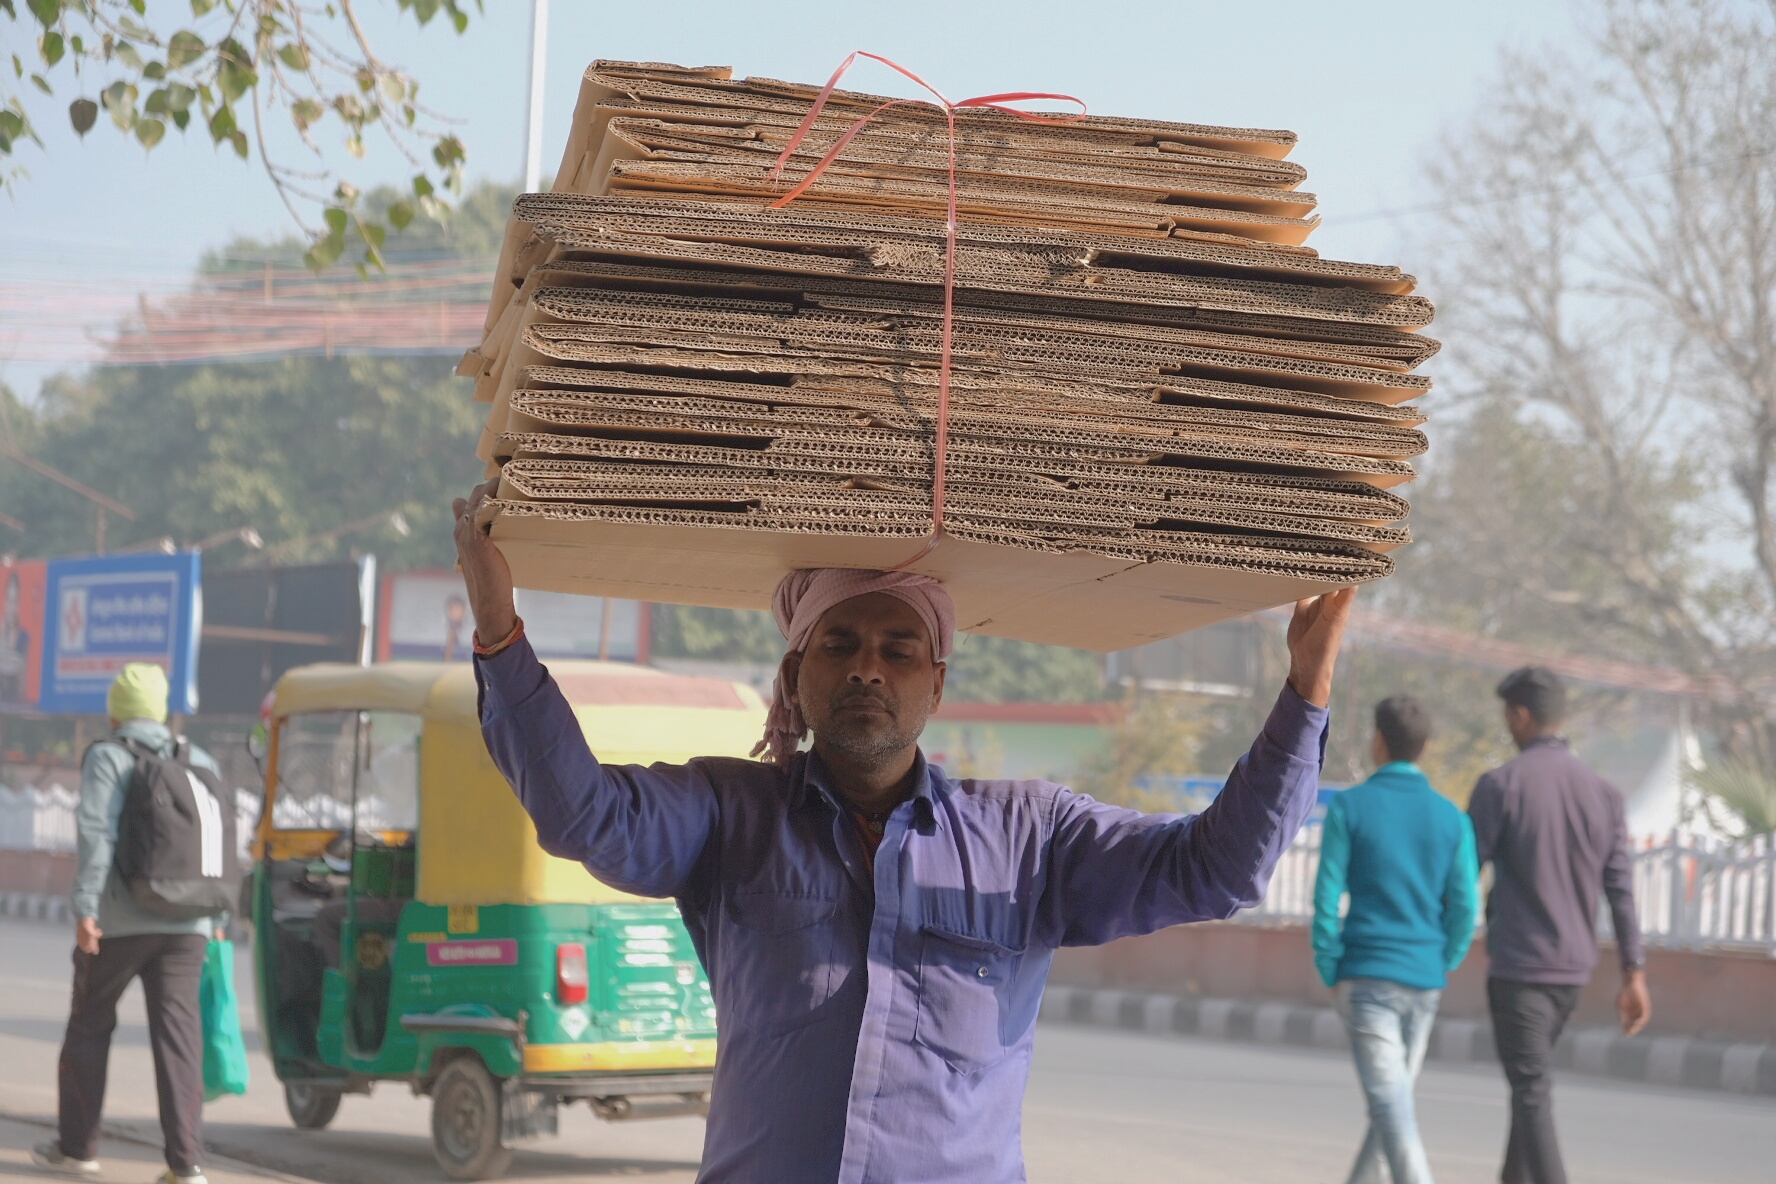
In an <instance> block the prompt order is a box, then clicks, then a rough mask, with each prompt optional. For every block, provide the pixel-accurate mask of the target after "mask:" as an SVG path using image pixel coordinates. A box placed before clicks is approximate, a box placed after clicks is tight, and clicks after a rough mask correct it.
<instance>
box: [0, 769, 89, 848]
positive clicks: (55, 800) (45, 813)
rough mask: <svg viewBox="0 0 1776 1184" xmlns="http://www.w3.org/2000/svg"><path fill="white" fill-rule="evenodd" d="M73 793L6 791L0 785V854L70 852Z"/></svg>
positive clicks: (58, 788)
mask: <svg viewBox="0 0 1776 1184" xmlns="http://www.w3.org/2000/svg"><path fill="white" fill-rule="evenodd" d="M79 801H80V798H79V795H78V794H76V793H75V792H74V791H73V790H70V789H67V788H64V787H63V786H60V785H52V786H49V787H48V788H47V789H37V788H34V787H32V788H26V789H8V788H6V786H4V785H0V851H72V850H74V807H75V805H76V804H78V802H79Z"/></svg>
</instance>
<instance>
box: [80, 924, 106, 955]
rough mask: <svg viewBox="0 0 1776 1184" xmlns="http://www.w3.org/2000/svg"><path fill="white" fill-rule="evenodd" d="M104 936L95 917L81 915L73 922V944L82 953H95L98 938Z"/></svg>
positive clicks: (97, 949) (97, 950)
mask: <svg viewBox="0 0 1776 1184" xmlns="http://www.w3.org/2000/svg"><path fill="white" fill-rule="evenodd" d="M104 936H105V931H104V930H102V929H100V928H99V922H98V920H97V918H94V917H82V918H80V920H79V921H76V922H75V923H74V945H75V947H76V948H77V949H79V951H80V952H81V953H83V954H97V953H98V952H99V939H100V938H101V937H104Z"/></svg>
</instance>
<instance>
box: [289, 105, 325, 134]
mask: <svg viewBox="0 0 1776 1184" xmlns="http://www.w3.org/2000/svg"><path fill="white" fill-rule="evenodd" d="M326 113H327V109H326V108H325V107H323V106H321V105H320V104H319V103H317V102H315V100H313V99H298V100H297V101H296V102H295V103H292V104H291V105H290V118H291V119H294V120H295V121H296V126H297V128H298V129H300V130H302V131H307V130H308V129H309V127H310V126H311V125H312V124H313V123H314V122H315V121H316V120H318V119H320V117H321V116H323V115H325V114H326Z"/></svg>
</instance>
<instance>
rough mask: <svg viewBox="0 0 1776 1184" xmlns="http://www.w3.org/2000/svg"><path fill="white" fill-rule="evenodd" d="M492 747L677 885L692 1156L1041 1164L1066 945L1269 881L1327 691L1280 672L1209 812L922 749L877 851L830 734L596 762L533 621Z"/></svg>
mask: <svg viewBox="0 0 1776 1184" xmlns="http://www.w3.org/2000/svg"><path fill="white" fill-rule="evenodd" d="M476 676H477V678H478V680H479V683H480V688H481V730H482V733H483V735H485V737H486V739H487V748H488V751H489V752H490V753H492V755H493V759H494V762H495V764H497V765H498V766H499V768H500V770H501V772H503V773H504V774H505V776H506V778H507V780H509V781H510V782H511V783H512V787H513V789H514V790H515V791H516V792H517V794H518V797H519V800H520V801H521V802H523V804H524V808H525V809H526V810H527V811H528V812H529V813H530V816H531V818H532V819H533V820H534V821H535V823H536V829H537V838H538V841H539V842H540V843H541V844H542V846H543V849H544V850H545V851H548V852H549V853H550V854H552V855H557V856H561V857H563V858H566V859H574V860H578V861H580V862H582V863H584V864H585V866H586V867H587V869H588V870H590V871H591V872H592V873H593V874H594V875H596V876H597V877H598V878H599V879H601V880H603V881H605V882H606V883H608V884H611V885H613V886H615V887H617V888H620V889H623V890H624V891H628V892H633V893H636V894H638V895H642V896H655V897H673V898H675V899H676V900H677V902H678V907H679V910H680V912H681V913H682V914H683V916H684V920H685V925H686V927H687V928H688V929H689V930H690V934H691V937H692V939H693V941H694V942H695V943H696V947H697V952H698V954H699V956H700V957H701V958H702V960H703V966H704V968H705V969H706V970H707V972H708V974H709V982H710V986H711V988H712V990H713V991H714V994H715V1005H716V1013H717V1021H718V1022H717V1031H718V1032H719V1045H718V1052H717V1056H716V1065H715V1084H714V1087H713V1093H712V1095H711V1098H710V1107H709V1125H708V1129H707V1133H706V1135H705V1139H704V1144H703V1165H702V1171H701V1173H700V1174H699V1177H698V1178H699V1179H700V1180H702V1181H706V1182H710V1184H716V1182H721V1184H726V1182H729V1181H759V1182H765V1184H796V1182H800V1181H809V1182H814V1181H819V1182H821V1184H830V1182H832V1181H835V1180H837V1181H843V1182H845V1184H866V1182H876V1181H884V1182H885V1181H906V1180H919V1181H922V1182H926V1184H942V1182H949V1181H954V1182H955V1184H964V1182H966V1184H993V1182H996V1181H1015V1180H1022V1179H1023V1178H1024V1168H1023V1154H1022V1148H1021V1146H1020V1139H1019V1132H1020V1120H1021V1116H1022V1102H1023V1094H1024V1085H1025V1081H1026V1078H1027V1077H1028V1075H1029V1069H1030V1053H1031V1049H1032V1047H1033V1043H1034V1029H1035V1022H1036V1012H1037V1009H1038V1006H1039V1004H1040V1002H1041V998H1042V988H1043V984H1044V981H1045V980H1046V978H1047V976H1048V967H1049V962H1050V961H1051V959H1052V958H1053V954H1054V951H1055V949H1056V948H1057V947H1059V946H1066V945H1094V944H1098V943H1102V942H1107V941H1111V940H1113V939H1115V938H1119V937H1124V936H1127V935H1129V934H1136V933H1148V932H1151V931H1153V930H1155V929H1160V928H1163V927H1165V926H1167V925H1176V924H1179V923H1180V922H1184V921H1201V920H1208V919H1211V918H1223V917H1228V916H1231V915H1232V914H1233V913H1234V912H1236V911H1238V910H1239V909H1241V908H1245V907H1248V906H1250V905H1253V904H1256V903H1257V902H1258V900H1259V899H1260V898H1261V897H1262V896H1263V894H1264V888H1265V885H1266V884H1267V883H1268V882H1269V879H1270V873H1271V869H1272V868H1273V867H1274V866H1275V864H1276V861H1277V859H1278V857H1279V856H1281V854H1282V853H1283V851H1284V850H1285V849H1286V848H1287V847H1288V846H1289V844H1290V842H1291V841H1293V839H1294V837H1295V834H1296V832H1297V831H1298V830H1299V829H1300V827H1301V824H1302V822H1303V821H1304V820H1305V819H1306V817H1307V814H1308V812H1309V811H1310V810H1311V809H1312V808H1313V805H1314V798H1315V793H1316V791H1317V789H1318V785H1319V768H1320V761H1321V757H1322V753H1323V747H1324V740H1325V732H1326V712H1325V711H1324V710H1323V709H1320V708H1317V707H1314V706H1312V705H1311V704H1309V703H1307V702H1306V701H1305V700H1303V699H1302V698H1301V697H1300V696H1298V695H1297V694H1296V693H1295V692H1294V691H1293V690H1289V689H1285V690H1284V691H1283V694H1282V697H1281V698H1280V699H1279V700H1278V702H1277V705H1276V707H1275V709H1274V710H1273V711H1272V712H1271V715H1270V719H1269V721H1268V722H1267V723H1266V724H1265V727H1264V731H1263V733H1262V734H1261V735H1260V736H1259V737H1258V739H1257V741H1256V742H1255V743H1254V744H1253V745H1252V750H1251V752H1250V753H1248V754H1247V755H1246V756H1245V757H1243V758H1241V760H1240V763H1239V764H1238V766H1236V767H1235V769H1234V770H1233V773H1232V775H1231V776H1230V777H1229V778H1228V781H1227V787H1226V788H1225V789H1224V790H1223V791H1222V792H1221V794H1220V796H1219V797H1218V798H1217V799H1216V800H1215V802H1214V804H1213V805H1212V806H1210V807H1209V808H1208V809H1207V810H1206V811H1204V812H1203V813H1202V814H1199V815H1195V816H1193V817H1190V818H1183V817H1179V816H1177V815H1171V814H1142V813H1139V812H1138V811H1135V810H1129V809H1124V808H1122V807H1119V806H1110V805H1105V804H1104V803H1101V802H1097V801H1094V800H1093V799H1091V798H1089V797H1086V796H1085V795H1083V794H1077V793H1074V792H1073V791H1072V790H1070V789H1067V788H1066V787H1064V786H1060V785H1053V784H1050V783H1048V782H1044V781H979V780H962V781H952V780H950V779H949V778H948V777H946V776H944V774H943V772H942V771H941V770H939V769H937V768H934V767H932V766H931V765H928V764H927V763H926V762H925V759H924V757H923V756H922V755H921V756H920V757H919V758H918V761H917V764H916V765H915V767H914V777H913V784H914V786H915V787H916V788H915V792H914V794H913V796H912V797H911V798H910V799H908V800H907V801H905V802H903V803H902V804H901V805H900V806H899V807H898V808H897V809H896V810H895V811H894V813H893V814H892V816H891V817H890V818H889V820H888V825H887V828H886V832H885V833H884V835H883V837H882V842H881V846H880V847H879V848H878V850H877V852H876V856H875V861H874V872H873V874H872V873H871V870H870V865H869V861H868V860H867V859H866V857H865V853H864V850H863V847H862V844H861V841H860V839H859V837H858V834H857V831H856V828H855V825H854V823H853V822H852V820H851V819H850V818H849V817H848V816H847V812H846V810H845V808H844V806H843V804H842V802H841V800H840V799H839V797H838V796H837V794H836V793H835V791H834V790H833V788H832V785H831V781H830V778H829V776H828V774H827V772H826V770H825V768H824V766H823V764H822V762H821V760H820V758H819V757H818V756H815V755H813V754H810V753H802V754H800V755H798V756H797V757H796V758H795V759H794V760H793V761H792V762H791V763H790V765H789V767H788V768H786V769H782V768H778V767H777V766H775V765H767V764H761V763H759V762H756V761H746V760H738V759H733V758H723V757H707V758H700V759H697V760H693V761H691V762H689V763H688V764H684V765H652V766H650V767H648V768H642V767H640V766H637V765H621V766H610V767H607V766H603V765H600V764H599V763H598V761H597V760H595V759H594V758H593V756H592V753H591V751H590V750H589V749H588V748H587V746H586V741H585V739H584V737H583V735H582V734H581V732H580V728H579V724H578V723H577V722H576V720H575V718H574V714H573V710H572V709H571V708H570V707H569V706H568V703H567V700H566V699H565V698H564V697H563V696H562V694H561V692H560V690H559V689H558V688H557V687H556V685H555V681H554V680H553V679H552V678H550V677H549V673H548V671H547V670H546V669H545V668H544V667H543V665H542V664H541V663H540V662H538V661H537V658H536V654H535V653H534V652H533V651H532V650H531V648H530V645H529V643H528V642H525V641H523V640H520V641H518V642H517V643H515V644H514V645H512V646H511V647H510V648H508V649H506V650H505V651H503V652H501V653H500V654H499V655H498V656H496V657H493V658H488V659H482V658H478V659H477V660H476Z"/></svg>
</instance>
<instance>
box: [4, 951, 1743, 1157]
mask: <svg viewBox="0 0 1776 1184" xmlns="http://www.w3.org/2000/svg"><path fill="white" fill-rule="evenodd" d="M70 936H71V935H69V934H65V933H63V932H62V931H61V929H60V928H58V927H54V926H47V925H43V924H37V923H20V922H10V921H0V951H4V952H3V953H0V1114H4V1115H8V1116H12V1117H14V1118H20V1117H23V1118H32V1117H35V1118H37V1119H39V1120H42V1119H45V1118H47V1117H48V1116H49V1115H50V1114H52V1113H53V1111H54V1108H55V1089H54V1072H55V1059H56V1052H57V1048H58V1046H59V1044H60V1040H61V1033H62V1025H63V1022H64V1021H65V1019H66V1007H67V991H68V975H69V971H68V965H69V963H68V959H69V948H70ZM241 974H242V978H241V982H242V984H243V986H244V985H245V984H247V983H249V982H251V979H250V977H249V971H248V969H247V967H246V966H245V964H244V963H243V965H242V967H241ZM244 1002H245V1003H246V1005H247V1006H248V1008H249V1014H248V1015H247V1016H245V1017H243V1019H244V1021H245V1022H246V1023H247V1024H248V1025H251V1023H252V1016H251V1014H250V1008H251V1001H250V999H248V1000H245V1001H244ZM248 1044H249V1048H250V1049H252V1050H253V1058H254V1060H253V1073H254V1078H253V1086H252V1089H251V1090H250V1091H249V1093H248V1094H247V1096H245V1097H242V1098H229V1099H225V1100H223V1101H220V1102H217V1103H216V1104H214V1105H213V1106H212V1107H211V1108H210V1110H209V1116H208V1122H209V1125H208V1130H209V1138H210V1141H211V1143H212V1145H213V1146H214V1147H215V1148H216V1149H217V1150H218V1151H221V1152H224V1153H227V1154H228V1155H231V1156H233V1157H235V1158H236V1159H239V1160H242V1161H246V1162H248V1163H251V1164H256V1165H260V1166H261V1167H264V1168H267V1169H270V1170H271V1171H273V1172H284V1173H288V1174H290V1175H292V1176H297V1177H301V1178H303V1179H308V1180H316V1181H323V1182H325V1184H411V1182H418V1181H424V1182H426V1184H436V1182H437V1181H439V1180H440V1179H442V1177H441V1174H440V1173H439V1172H438V1170H437V1168H436V1166H435V1164H434V1163H433V1161H432V1157H431V1150H430V1143H429V1135H428V1121H429V1113H430V1112H429V1108H428V1103H427V1102H426V1101H425V1100H424V1099H417V1098H413V1097H411V1096H410V1095H409V1094H408V1091H407V1090H406V1089H405V1088H404V1087H402V1086H398V1085H384V1086H380V1087H378V1089H377V1091H376V1093H375V1094H374V1095H372V1096H370V1097H367V1098H364V1097H353V1098H347V1099H346V1101H345V1105H344V1106H343V1107H342V1108H341V1110H340V1113H339V1118H338V1119H337V1120H336V1121H335V1124H334V1126H333V1128H332V1129H330V1130H327V1131H324V1132H318V1133H307V1132H300V1133H299V1132H297V1131H295V1130H293V1129H292V1128H291V1127H290V1125H289V1122H288V1119H287V1118H286V1117H285V1115H284V1110H283V1100H282V1095H281V1093H280V1092H279V1090H278V1087H277V1083H276V1081H275V1080H274V1079H273V1078H272V1075H271V1068H270V1065H269V1064H268V1063H267V1062H266V1061H265V1060H264V1058H263V1057H262V1056H261V1055H260V1054H259V1053H258V1051H257V1047H258V1046H257V1041H256V1040H255V1039H254V1037H253V1035H252V1034H251V1033H250V1032H249V1036H248ZM147 1045H148V1041H147V1031H146V1028H145V1026H144V1023H143V1018H142V1011H141V996H140V992H139V990H136V989H132V991H131V994H130V996H129V997H127V998H126V1000H125V1006H124V1011H123V1014H122V1016H121V1017H120V1024H119V1029H118V1033H117V1037H116V1042H115V1044H114V1046H113V1052H112V1070H111V1078H110V1092H109V1096H108V1098H107V1111H106V1112H107V1115H108V1117H109V1118H110V1119H111V1120H112V1121H113V1122H114V1123H115V1124H117V1125H118V1126H119V1127H120V1128H122V1129H123V1130H126V1131H133V1132H137V1133H138V1134H140V1135H144V1136H147V1137H149V1138H151V1139H152V1138H153V1137H155V1135H156V1128H155V1126H154V1114H155V1110H154V1088H153V1076H152V1072H151V1070H150V1065H149V1056H148V1046H147ZM1558 1098H1559V1107H1560V1118H1561V1130H1562V1137H1563V1138H1564V1139H1565V1143H1566V1149H1567V1158H1568V1164H1569V1168H1570V1171H1571V1175H1572V1179H1573V1181H1574V1184H1754V1182H1755V1184H1768V1181H1769V1180H1771V1179H1772V1178H1773V1176H1772V1172H1773V1169H1772V1167H1771V1164H1772V1162H1773V1160H1776V1102H1772V1101H1771V1100H1770V1099H1758V1098H1739V1097H1735V1096H1731V1095H1726V1094H1719V1093H1708V1092H1702V1091H1689V1090H1674V1089H1662V1088H1659V1087H1655V1086H1647V1085H1638V1084H1628V1083H1615V1082H1607V1081H1599V1080H1596V1079H1590V1078H1583V1077H1568V1078H1566V1079H1564V1080H1563V1081H1562V1083H1561V1085H1560V1092H1559V1095H1558ZM1419 1108H1420V1113H1421V1121H1422V1123H1423V1126H1424V1129H1425V1134H1426V1141H1427V1143H1428V1145H1429V1148H1430V1153H1431V1163H1432V1166H1433V1168H1434V1169H1435V1171H1436V1175H1437V1179H1438V1181H1439V1184H1490V1182H1491V1181H1493V1180H1496V1179H1497V1165H1498V1161H1497V1155H1498V1152H1499V1151H1500V1149H1501V1148H1502V1146H1503V1143H1504V1131H1505V1106H1504V1089H1503V1086H1502V1084H1501V1083H1500V1081H1499V1079H1498V1078H1497V1076H1496V1074H1495V1072H1493V1071H1491V1070H1489V1069H1487V1068H1485V1067H1480V1066H1438V1065H1431V1066H1429V1067H1427V1068H1426V1071H1425V1075H1424V1078H1423V1080H1422V1082H1421V1084H1420V1088H1419ZM1361 1123H1362V1113H1361V1100H1360V1098H1359V1096H1358V1093H1357V1088H1356V1084H1355V1079H1354V1077H1353V1075H1352V1072H1351V1068H1350V1065H1349V1062H1348V1060H1347V1059H1346V1058H1345V1057H1343V1056H1341V1055H1338V1054H1335V1053H1330V1052H1316V1051H1311V1050H1300V1049H1283V1048H1269V1047H1260V1046H1256V1045H1249V1044H1226V1043H1219V1042H1214V1041H1203V1040H1191V1039H1181V1038H1178V1039H1172V1038H1159V1037H1151V1036H1143V1035H1137V1034H1132V1033H1119V1032H1105V1031H1101V1030H1096V1029H1087V1028H1070V1027H1064V1026H1045V1027H1044V1028H1042V1029H1041V1030H1040V1032H1039V1034H1038V1039H1037V1054H1036V1066H1035V1071H1034V1073H1033V1075H1032V1077H1031V1081H1030V1092H1029V1097H1028V1099H1027V1101H1026V1104H1025V1107H1024V1147H1025V1154H1026V1157H1027V1159H1028V1162H1029V1169H1030V1179H1031V1180H1032V1181H1033V1182H1035V1184H1124V1182H1127V1181H1145V1180H1156V1181H1157V1180H1164V1181H1174V1180H1184V1181H1190V1180H1212V1181H1226V1182H1228V1184H1327V1182H1331V1184H1336V1182H1337V1181H1339V1180H1342V1179H1343V1178H1344V1174H1345V1171H1346V1169H1347V1168H1348V1166H1349V1157H1350V1156H1351V1155H1352V1154H1353V1153H1354V1151H1355V1149H1356V1145H1357V1142H1358V1141H1359V1139H1360V1137H1361V1134H1362V1130H1361ZM561 1128H562V1133H561V1137H559V1138H557V1139H552V1140H548V1141H545V1142H541V1143H538V1144H535V1145H533V1146H532V1147H530V1148H527V1149H526V1150H523V1151H521V1152H520V1153H519V1155H518V1157H517V1159H516V1160H515V1161H514V1163H513V1167H512V1172H511V1177H512V1178H513V1179H519V1180H526V1181H550V1180H561V1181H567V1180H574V1181H589V1182H593V1184H596V1182H598V1181H604V1180H615V1179H622V1180H639V1181H652V1182H657V1184H688V1182H689V1181H691V1180H692V1179H693V1178H694V1177H695V1174H696V1163H697V1156H698V1152H699V1149H700V1147H701V1141H702V1123H701V1121H700V1120H695V1119H670V1120H664V1121H659V1122H652V1123H633V1124H611V1123H601V1122H599V1121H597V1120H596V1119H594V1118H592V1117H591V1116H590V1115H589V1114H588V1113H587V1112H586V1111H585V1110H584V1109H581V1108H578V1107H576V1108H573V1109H570V1110H564V1111H563V1112H562V1115H561ZM105 1152H106V1155H107V1157H109V1158H111V1159H119V1160H122V1159H127V1160H128V1161H129V1162H128V1163H127V1165H126V1164H125V1163H119V1164H117V1165H116V1167H115V1169H114V1170H113V1171H112V1172H110V1173H108V1176H107V1184H109V1181H111V1180H115V1181H117V1182H119V1184H126V1182H127V1181H131V1180H137V1179H139V1180H140V1181H141V1182H142V1184H146V1181H147V1180H148V1178H149V1176H150V1175H151V1173H150V1172H147V1171H141V1170H139V1169H140V1168H142V1167H151V1166H152V1160H153V1158H154V1157H153V1155H152V1154H151V1153H150V1154H149V1155H147V1156H145V1157H144V1156H143V1154H142V1149H141V1148H140V1147H139V1146H136V1147H132V1146H131V1145H130V1144H129V1143H127V1142H125V1141H122V1140H118V1139H112V1140H110V1141H109V1142H108V1143H107V1145H106V1149H105ZM126 1168H127V1170H126ZM130 1171H135V1172H136V1174H135V1175H131V1174H129V1172H130ZM25 1179H41V1177H36V1176H34V1175H32V1174H31V1173H30V1169H28V1168H26V1167H23V1166H22V1165H21V1163H20V1161H19V1160H18V1159H17V1157H4V1156H0V1180H4V1181H8V1182H10V1181H13V1180H25Z"/></svg>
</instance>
